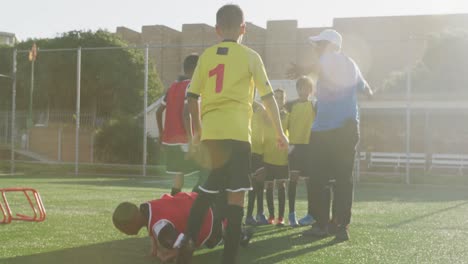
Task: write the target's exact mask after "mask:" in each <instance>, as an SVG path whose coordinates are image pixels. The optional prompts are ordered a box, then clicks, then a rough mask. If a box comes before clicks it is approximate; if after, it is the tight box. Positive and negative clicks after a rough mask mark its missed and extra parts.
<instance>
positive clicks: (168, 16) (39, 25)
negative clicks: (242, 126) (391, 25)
mask: <svg viewBox="0 0 468 264" xmlns="http://www.w3.org/2000/svg"><path fill="white" fill-rule="evenodd" d="M228 3H234V4H238V5H240V6H241V7H242V9H243V10H244V13H245V17H246V21H248V22H252V23H254V24H256V25H258V26H261V27H266V23H267V21H268V20H284V19H294V20H297V21H298V24H299V27H324V26H331V25H332V21H333V18H338V17H368V16H400V15H427V14H460V13H468V1H467V0H324V1H312V0H310V1H300V0H286V1H284V0H282V1H278V0H237V1H235V0H233V1H225V0H186V1H180V0H169V1H167V0H165V1H163V0H79V1H69V0H41V1H32V0H0V7H1V8H0V31H2V32H10V33H15V34H16V36H17V38H18V39H19V40H26V39H28V38H47V37H48V38H50V37H55V36H57V35H58V34H59V33H62V32H67V31H71V30H97V29H107V30H109V31H111V32H115V30H116V27H118V26H125V27H128V28H130V29H133V30H136V31H138V32H141V27H142V26H143V25H166V26H169V27H171V28H174V29H176V30H181V28H182V24H190V23H205V24H208V25H214V24H215V14H216V11H217V10H218V8H219V7H221V6H222V5H224V4H228Z"/></svg>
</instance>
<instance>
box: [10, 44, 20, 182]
mask: <svg viewBox="0 0 468 264" xmlns="http://www.w3.org/2000/svg"><path fill="white" fill-rule="evenodd" d="M17 53H18V50H17V49H15V50H14V51H13V71H12V76H11V77H12V80H13V83H12V93H11V160H10V173H11V174H14V173H15V171H16V168H15V140H16V138H15V122H16V115H15V114H16V57H17V56H16V55H17Z"/></svg>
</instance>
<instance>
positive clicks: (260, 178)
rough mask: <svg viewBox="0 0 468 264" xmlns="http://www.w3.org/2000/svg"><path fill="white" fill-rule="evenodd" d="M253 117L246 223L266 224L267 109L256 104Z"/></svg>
mask: <svg viewBox="0 0 468 264" xmlns="http://www.w3.org/2000/svg"><path fill="white" fill-rule="evenodd" d="M253 111H254V114H253V117H252V147H251V149H252V161H251V172H252V175H251V180H252V188H253V189H252V190H251V191H249V194H248V202H247V215H246V216H245V224H246V225H265V224H268V221H267V219H266V217H265V215H264V214H263V191H264V189H265V188H264V182H265V179H264V178H265V168H264V164H263V134H264V131H263V130H264V126H265V125H264V123H265V109H264V108H263V105H261V104H258V103H257V104H255V105H254V107H253ZM255 200H257V217H256V218H254V217H253V209H254V205H255Z"/></svg>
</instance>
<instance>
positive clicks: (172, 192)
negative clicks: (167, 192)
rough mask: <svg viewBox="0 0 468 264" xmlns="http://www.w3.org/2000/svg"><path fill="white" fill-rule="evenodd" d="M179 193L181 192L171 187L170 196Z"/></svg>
mask: <svg viewBox="0 0 468 264" xmlns="http://www.w3.org/2000/svg"><path fill="white" fill-rule="evenodd" d="M180 191H181V189H179V188H174V187H172V189H171V195H172V196H174V195H176V194H178V193H180Z"/></svg>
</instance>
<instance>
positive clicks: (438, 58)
mask: <svg viewBox="0 0 468 264" xmlns="http://www.w3.org/2000/svg"><path fill="white" fill-rule="evenodd" d="M426 47H427V49H426V52H425V54H424V56H423V58H422V59H421V61H419V62H418V63H417V64H416V65H415V66H414V67H412V68H411V69H410V71H411V77H412V89H413V92H414V93H416V94H417V93H421V94H422V93H430V94H431V95H438V96H439V95H440V96H442V97H452V98H453V97H456V98H458V97H459V96H467V95H468V93H467V91H466V87H467V86H468V49H467V47H468V32H464V31H450V32H449V31H447V32H442V33H439V34H433V35H430V36H428V37H427V40H426ZM406 78H407V74H406V72H405V71H399V72H393V73H391V74H390V76H389V78H388V79H387V80H386V81H385V84H384V90H383V93H386V92H400V93H403V94H404V91H405V90H406Z"/></svg>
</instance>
